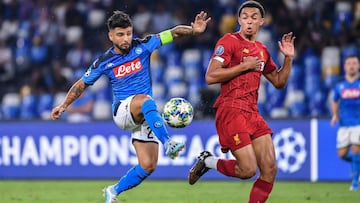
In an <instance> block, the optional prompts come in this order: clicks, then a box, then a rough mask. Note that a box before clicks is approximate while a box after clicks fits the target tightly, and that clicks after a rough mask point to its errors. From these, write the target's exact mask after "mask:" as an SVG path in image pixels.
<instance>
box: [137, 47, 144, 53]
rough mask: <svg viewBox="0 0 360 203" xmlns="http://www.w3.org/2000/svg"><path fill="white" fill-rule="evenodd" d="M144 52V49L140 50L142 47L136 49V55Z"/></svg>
mask: <svg viewBox="0 0 360 203" xmlns="http://www.w3.org/2000/svg"><path fill="white" fill-rule="evenodd" d="M142 52H143V50H142V48H140V47H137V48H136V49H135V53H137V54H141V53H142Z"/></svg>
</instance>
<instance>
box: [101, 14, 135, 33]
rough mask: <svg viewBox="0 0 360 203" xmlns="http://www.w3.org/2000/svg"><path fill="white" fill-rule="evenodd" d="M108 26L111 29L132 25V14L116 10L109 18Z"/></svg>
mask: <svg viewBox="0 0 360 203" xmlns="http://www.w3.org/2000/svg"><path fill="white" fill-rule="evenodd" d="M107 26H108V29H109V30H112V29H114V28H116V27H120V28H127V27H132V22H131V19H130V16H129V15H128V14H127V13H125V12H123V11H118V10H116V11H114V13H113V14H112V16H110V18H109V19H108V20H107Z"/></svg>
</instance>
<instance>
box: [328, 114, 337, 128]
mask: <svg viewBox="0 0 360 203" xmlns="http://www.w3.org/2000/svg"><path fill="white" fill-rule="evenodd" d="M338 121H339V118H338V117H337V116H336V115H333V116H332V117H331V123H330V124H331V126H332V127H334V126H335V123H337V122H338Z"/></svg>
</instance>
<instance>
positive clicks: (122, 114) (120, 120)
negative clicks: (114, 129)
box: [113, 96, 159, 143]
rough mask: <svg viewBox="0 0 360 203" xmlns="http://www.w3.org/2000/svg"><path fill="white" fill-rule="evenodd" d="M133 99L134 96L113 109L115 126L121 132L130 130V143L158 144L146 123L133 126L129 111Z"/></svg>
mask: <svg viewBox="0 0 360 203" xmlns="http://www.w3.org/2000/svg"><path fill="white" fill-rule="evenodd" d="M133 97H134V96H130V97H128V98H126V99H124V100H122V101H120V102H121V103H120V105H119V106H118V108H117V109H115V111H116V114H115V115H113V119H114V122H115V124H116V125H117V126H118V127H119V128H121V129H123V130H130V131H131V139H132V141H135V140H137V141H140V142H155V143H159V140H158V139H157V137H156V136H155V134H154V133H153V132H152V130H151V128H150V126H149V125H148V124H147V123H146V121H144V122H143V123H142V124H140V125H139V124H135V122H134V120H133V117H132V115H131V111H130V103H131V101H132V99H133Z"/></svg>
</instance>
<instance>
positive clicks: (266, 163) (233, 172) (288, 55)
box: [189, 1, 295, 203]
mask: <svg viewBox="0 0 360 203" xmlns="http://www.w3.org/2000/svg"><path fill="white" fill-rule="evenodd" d="M264 15H265V10H264V8H263V6H262V5H261V4H260V3H258V2H256V1H246V2H244V3H243V4H242V5H241V6H240V8H239V10H238V22H239V24H240V30H239V31H238V32H235V33H228V34H225V35H224V36H223V37H222V38H221V39H220V40H219V41H218V42H217V44H216V47H215V51H214V54H213V56H212V58H211V61H210V63H209V67H208V70H207V73H206V82H207V83H208V84H215V83H221V93H220V95H219V97H218V98H217V100H216V102H215V104H214V109H215V110H216V117H215V122H216V129H217V132H218V135H219V141H220V145H221V150H222V152H224V153H226V152H228V151H229V150H230V151H231V153H232V154H233V156H234V157H235V159H234V160H228V159H220V158H217V157H215V156H213V155H212V154H211V153H210V152H208V151H204V152H202V153H201V154H200V156H199V157H198V160H197V162H196V163H195V165H194V166H193V167H192V168H191V169H190V174H189V183H190V184H191V185H192V184H194V183H195V182H196V181H197V180H198V179H199V178H200V177H201V176H202V175H203V174H205V173H206V172H207V171H208V170H209V169H216V170H217V171H219V172H220V173H222V174H224V175H226V176H230V177H237V178H241V179H248V178H251V177H253V176H254V175H255V174H256V171H257V169H258V168H259V169H260V176H259V177H258V178H257V179H256V181H255V182H254V184H253V187H252V189H251V192H250V197H249V201H248V202H249V203H263V202H265V201H266V200H267V198H268V196H269V194H270V192H271V190H272V188H273V184H274V181H275V176H276V172H277V166H276V159H275V150H274V145H273V142H272V137H271V136H272V130H271V129H270V128H269V126H268V124H267V123H266V121H265V120H264V119H263V117H262V116H261V115H260V113H259V110H258V107H257V101H258V89H259V84H260V77H261V75H264V76H265V77H266V78H267V80H269V81H270V82H271V83H272V85H274V86H275V87H276V88H278V89H281V88H284V87H285V85H286V83H287V80H288V78H289V74H290V70H291V66H292V61H293V57H294V39H295V37H294V36H293V33H291V32H290V33H288V34H284V35H283V36H282V39H281V41H279V43H278V45H279V50H280V51H281V53H282V54H283V55H284V56H285V57H284V61H283V64H282V67H281V68H279V69H278V68H277V67H276V64H275V63H274V61H273V60H272V59H271V56H270V54H269V51H268V49H267V48H266V47H265V46H264V45H263V44H262V43H261V42H258V41H256V37H257V33H258V31H259V28H260V26H261V25H263V23H264Z"/></svg>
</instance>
